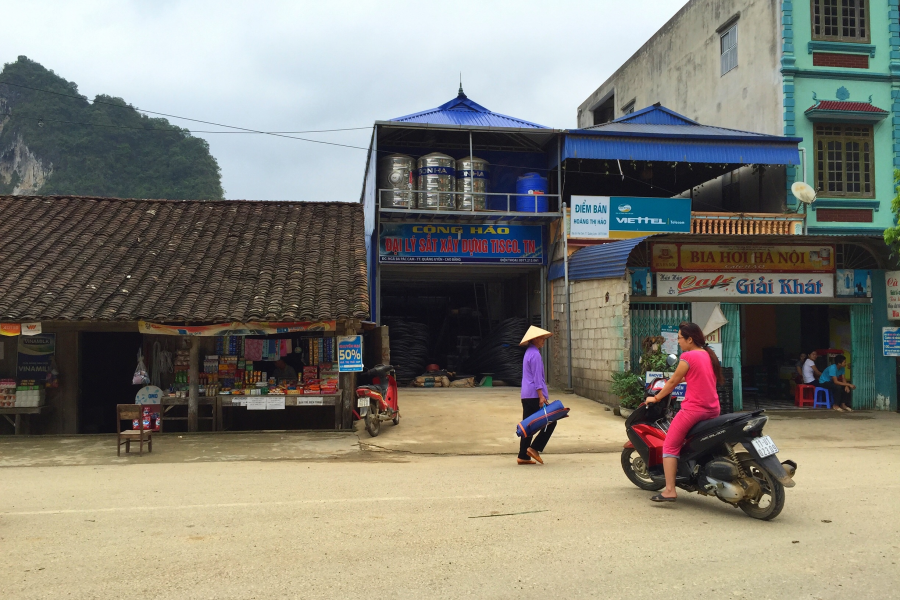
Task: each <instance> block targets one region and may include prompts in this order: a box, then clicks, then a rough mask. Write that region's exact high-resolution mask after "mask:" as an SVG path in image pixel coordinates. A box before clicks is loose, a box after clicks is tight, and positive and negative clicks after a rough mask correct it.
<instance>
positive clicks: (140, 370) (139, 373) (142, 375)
mask: <svg viewBox="0 0 900 600" xmlns="http://www.w3.org/2000/svg"><path fill="white" fill-rule="evenodd" d="M137 357H138V363H137V368H136V369H135V370H134V376H133V377H132V378H131V384H132V385H149V384H150V376H149V375H148V374H147V367H146V366H144V353H143V351H142V350H140V349H139V350H138V354H137Z"/></svg>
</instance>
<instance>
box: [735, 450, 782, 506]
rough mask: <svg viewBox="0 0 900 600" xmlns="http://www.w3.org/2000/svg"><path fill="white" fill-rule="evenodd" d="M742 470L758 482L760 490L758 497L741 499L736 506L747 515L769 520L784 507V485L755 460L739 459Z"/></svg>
mask: <svg viewBox="0 0 900 600" xmlns="http://www.w3.org/2000/svg"><path fill="white" fill-rule="evenodd" d="M741 464H742V465H743V467H744V470H745V471H747V474H748V475H750V477H752V478H753V479H755V480H756V482H757V483H758V484H759V487H760V489H761V490H762V492H761V494H760V496H759V498H756V499H754V500H742V501H741V502H739V503H738V506H739V507H740V508H741V510H742V511H744V514H746V515H747V516H748V517H753V518H754V519H759V520H761V521H771V520H772V519H774V518H775V517H777V516H778V515H779V514H780V513H781V510H782V509H783V508H784V486H783V485H781V483H780V482H778V480H776V479H775V478H774V477H772V475H771V474H770V473H769V472H768V471H766V470H765V469H763V468H762V467H760V466H759V465H758V464H756V462H755V461H741Z"/></svg>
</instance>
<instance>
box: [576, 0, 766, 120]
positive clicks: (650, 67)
mask: <svg viewBox="0 0 900 600" xmlns="http://www.w3.org/2000/svg"><path fill="white" fill-rule="evenodd" d="M738 13H740V17H739V18H738V20H737V25H738V66H737V68H736V69H733V70H732V71H730V72H728V73H726V74H725V75H724V76H723V75H721V68H720V46H719V33H717V32H716V29H717V28H719V27H720V26H721V25H723V24H725V23H726V22H727V21H728V20H730V19H731V18H732V17H733V16H734V15H736V14H738ZM779 23H780V2H779V1H778V0H692V1H691V2H688V3H687V4H686V5H685V6H684V7H683V8H682V9H681V10H680V11H679V12H678V13H677V14H676V15H675V16H674V17H673V18H672V19H671V20H670V21H669V22H668V23H666V24H665V25H664V26H663V27H662V28H661V29H660V30H659V31H658V32H657V33H656V34H655V35H654V36H653V37H652V38H650V40H648V41H647V43H646V44H644V45H643V47H641V49H640V50H638V51H637V52H636V53H635V54H634V55H633V56H632V57H631V58H630V59H629V60H628V61H627V62H626V63H625V64H624V65H622V67H621V68H620V69H619V70H618V71H616V72H615V73H614V74H613V75H612V76H611V77H610V78H609V79H607V80H606V82H604V83H603V85H601V86H600V87H599V88H597V90H596V91H595V92H594V93H593V94H591V95H590V96H589V97H588V98H587V99H586V100H585V101H584V102H582V103H581V106H579V107H578V125H579V126H580V127H587V126H590V125H593V114H592V113H591V109H592V108H594V107H595V106H596V105H598V104H600V103H601V102H602V101H603V100H604V99H605V98H607V97H608V96H609V93H610V92H614V93H615V110H616V112H615V116H616V118H618V117H620V116H622V113H621V109H622V107H623V106H625V104H626V103H628V102H630V101H631V100H632V99H634V100H635V110H640V109H641V108H645V107H647V106H650V105H652V104H654V103H656V102H660V103H662V105H663V106H665V107H667V108H670V109H672V110H674V111H675V112H678V113H681V114H683V115H685V116H686V117H689V118H691V119H694V120H696V121H699V122H700V123H702V124H704V125H716V126H722V127H725V126H727V127H729V128H732V129H743V130H747V131H755V132H759V133H768V134H773V135H781V134H782V112H783V111H782V106H781V104H782V91H781V75H780V73H779V69H778V63H779V60H780V42H781V34H780V24H779Z"/></svg>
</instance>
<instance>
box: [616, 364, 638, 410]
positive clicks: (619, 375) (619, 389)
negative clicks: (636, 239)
mask: <svg viewBox="0 0 900 600" xmlns="http://www.w3.org/2000/svg"><path fill="white" fill-rule="evenodd" d="M610 390H611V391H612V393H613V394H615V395H616V396H618V397H619V404H620V406H622V408H637V407H638V406H639V405H640V403H641V402H643V401H644V399H645V398H646V397H647V396H646V391H645V390H644V380H643V379H641V376H640V375H638V374H637V373H632V372H631V371H616V372H615V373H613V374H612V386H611V387H610Z"/></svg>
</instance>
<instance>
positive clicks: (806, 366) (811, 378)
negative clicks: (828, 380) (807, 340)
mask: <svg viewBox="0 0 900 600" xmlns="http://www.w3.org/2000/svg"><path fill="white" fill-rule="evenodd" d="M817 358H819V354H818V352H816V351H815V350H813V351H812V352H810V353H809V356H808V357H807V359H806V361H805V362H804V363H803V369H802V374H803V383H805V384H806V385H815V383H816V377H821V376H822V372H821V371H819V369H818V367H816V359H817Z"/></svg>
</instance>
